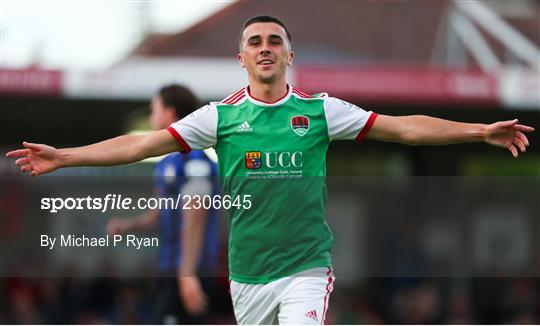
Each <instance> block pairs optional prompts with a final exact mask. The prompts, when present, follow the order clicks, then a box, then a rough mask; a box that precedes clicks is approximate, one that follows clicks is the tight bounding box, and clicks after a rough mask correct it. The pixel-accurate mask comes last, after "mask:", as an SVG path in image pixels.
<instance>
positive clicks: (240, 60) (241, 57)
mask: <svg viewBox="0 0 540 326" xmlns="http://www.w3.org/2000/svg"><path fill="white" fill-rule="evenodd" d="M236 59H237V60H238V62H239V63H240V66H241V67H242V68H245V67H246V63H245V62H244V56H243V55H242V53H238V54H237V55H236Z"/></svg>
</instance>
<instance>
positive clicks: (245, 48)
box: [238, 23, 294, 84]
mask: <svg viewBox="0 0 540 326" xmlns="http://www.w3.org/2000/svg"><path fill="white" fill-rule="evenodd" d="M293 57H294V53H293V52H292V51H291V50H290V45H289V41H288V39H287V34H286V32H285V29H284V28H283V27H281V26H279V25H278V24H275V23H255V24H252V25H249V26H248V27H247V28H246V29H245V30H244V32H243V33H242V43H241V51H240V53H238V61H239V62H240V65H241V66H242V67H245V68H246V70H247V72H248V74H249V76H250V77H251V78H254V79H255V80H257V81H259V82H262V83H265V84H269V83H272V82H275V81H277V80H279V79H280V78H285V70H286V67H287V66H288V65H291V64H292V60H293Z"/></svg>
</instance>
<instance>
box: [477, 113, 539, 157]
mask: <svg viewBox="0 0 540 326" xmlns="http://www.w3.org/2000/svg"><path fill="white" fill-rule="evenodd" d="M533 131H534V128H533V127H530V126H525V125H521V124H518V119H514V120H508V121H499V122H495V123H492V124H490V125H488V126H487V128H486V132H485V138H484V139H485V141H486V143H488V144H491V145H494V146H499V147H503V148H506V149H507V150H509V151H510V153H512V155H513V156H514V157H518V155H519V154H518V148H519V150H520V151H521V152H526V151H527V149H526V148H527V147H528V146H529V140H528V139H527V136H525V134H524V133H525V132H533Z"/></svg>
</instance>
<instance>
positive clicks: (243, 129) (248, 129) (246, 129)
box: [236, 121, 253, 132]
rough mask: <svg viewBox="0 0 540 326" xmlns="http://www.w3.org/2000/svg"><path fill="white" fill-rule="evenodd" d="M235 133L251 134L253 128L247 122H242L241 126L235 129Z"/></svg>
mask: <svg viewBox="0 0 540 326" xmlns="http://www.w3.org/2000/svg"><path fill="white" fill-rule="evenodd" d="M236 131H237V132H252V131H253V128H251V126H250V125H249V123H248V122H247V121H244V122H242V124H241V125H239V126H238V128H237V129H236Z"/></svg>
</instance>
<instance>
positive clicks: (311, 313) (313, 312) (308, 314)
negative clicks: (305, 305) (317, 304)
mask: <svg viewBox="0 0 540 326" xmlns="http://www.w3.org/2000/svg"><path fill="white" fill-rule="evenodd" d="M305 316H306V317H309V318H311V319H313V320H315V321H317V322H318V321H319V319H318V318H317V311H316V310H311V311H308V312H306V315H305Z"/></svg>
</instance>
